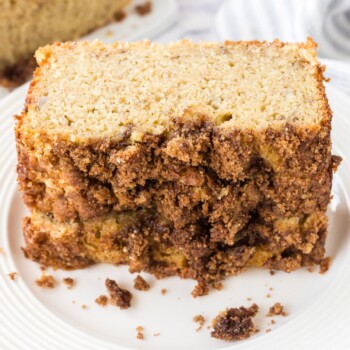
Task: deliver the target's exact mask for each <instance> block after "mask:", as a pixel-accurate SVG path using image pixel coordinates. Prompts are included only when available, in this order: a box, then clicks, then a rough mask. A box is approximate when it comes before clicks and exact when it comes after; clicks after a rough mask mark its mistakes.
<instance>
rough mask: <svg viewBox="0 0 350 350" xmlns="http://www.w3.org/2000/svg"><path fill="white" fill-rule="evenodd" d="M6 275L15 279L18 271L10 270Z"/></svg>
mask: <svg viewBox="0 0 350 350" xmlns="http://www.w3.org/2000/svg"><path fill="white" fill-rule="evenodd" d="M8 276H9V277H10V280H12V281H15V280H16V279H17V277H18V273H17V272H10V273H9V274H8Z"/></svg>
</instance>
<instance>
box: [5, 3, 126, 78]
mask: <svg viewBox="0 0 350 350" xmlns="http://www.w3.org/2000/svg"><path fill="white" fill-rule="evenodd" d="M129 2H130V0H112V1H111V0H89V1H86V0H64V1H62V0H16V1H12V0H1V1H0V43H1V51H0V73H1V72H4V73H7V75H9V76H11V74H10V73H11V71H12V70H13V69H17V63H18V62H21V65H22V66H23V64H24V63H25V62H26V61H27V60H29V59H30V58H31V57H32V56H33V54H34V52H35V50H36V49H37V48H38V47H39V46H42V45H46V44H51V43H53V42H55V41H65V40H73V39H76V38H78V37H80V36H82V35H84V34H86V33H88V32H90V31H92V30H94V29H96V28H98V27H100V26H102V25H105V24H106V23H108V22H111V21H112V20H113V18H114V16H115V15H116V14H117V13H118V12H119V11H121V10H122V9H123V8H124V7H125V6H126V5H127V4H128V3H129ZM17 70H18V69H17Z"/></svg>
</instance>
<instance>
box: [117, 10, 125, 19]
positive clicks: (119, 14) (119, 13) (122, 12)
mask: <svg viewBox="0 0 350 350" xmlns="http://www.w3.org/2000/svg"><path fill="white" fill-rule="evenodd" d="M125 17H126V12H125V11H123V10H121V11H118V12H116V13H115V14H114V20H115V21H116V22H121V21H122V20H123V19H125Z"/></svg>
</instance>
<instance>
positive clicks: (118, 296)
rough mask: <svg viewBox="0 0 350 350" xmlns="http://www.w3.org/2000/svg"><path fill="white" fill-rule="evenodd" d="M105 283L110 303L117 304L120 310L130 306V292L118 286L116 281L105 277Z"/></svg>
mask: <svg viewBox="0 0 350 350" xmlns="http://www.w3.org/2000/svg"><path fill="white" fill-rule="evenodd" d="M105 285H106V287H107V291H108V293H109V301H110V303H111V304H112V305H115V306H118V307H119V308H120V309H122V310H124V309H128V308H129V307H130V306H131V299H132V294H131V293H130V292H129V291H128V290H126V289H123V288H120V287H119V286H118V284H117V283H116V281H114V280H111V279H109V278H107V279H106V282H105Z"/></svg>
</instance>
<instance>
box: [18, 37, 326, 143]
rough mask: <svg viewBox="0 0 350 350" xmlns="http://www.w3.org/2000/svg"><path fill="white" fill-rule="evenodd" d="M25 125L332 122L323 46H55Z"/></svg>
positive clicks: (41, 56) (72, 132) (43, 63)
mask: <svg viewBox="0 0 350 350" xmlns="http://www.w3.org/2000/svg"><path fill="white" fill-rule="evenodd" d="M36 58H37V61H38V64H39V66H40V68H39V70H38V71H37V73H36V76H35V79H34V82H33V84H32V85H31V89H30V91H29V94H28V99H27V116H26V119H25V121H24V123H25V124H26V127H28V128H31V129H33V130H37V131H38V132H40V131H41V130H43V129H44V130H45V131H46V132H47V133H49V134H50V135H57V134H58V135H59V138H60V139H62V138H63V137H64V138H66V139H68V140H71V141H73V142H76V143H85V142H86V141H88V140H89V139H96V138H97V139H101V138H104V137H108V138H114V139H115V138H117V139H118V138H120V137H122V135H123V133H124V131H125V130H126V129H127V128H128V127H132V129H133V130H132V135H131V136H132V139H135V140H137V139H139V137H140V133H141V135H142V134H143V133H145V132H148V133H151V134H159V133H162V132H164V131H168V130H169V128H170V127H171V125H169V120H170V119H172V118H175V119H178V118H181V117H183V116H187V117H188V118H189V119H190V120H192V119H193V118H195V117H196V116H197V115H204V116H206V118H207V119H208V121H210V122H212V123H213V124H215V125H219V126H220V128H225V129H230V128H239V129H262V128H268V127H271V126H272V127H276V128H283V127H284V125H285V124H286V123H290V124H292V125H298V126H302V127H305V126H306V125H307V126H309V127H310V128H314V129H316V130H317V129H319V128H320V126H321V124H322V123H327V122H328V121H329V113H328V109H327V108H328V105H327V101H326V100H325V98H324V88H323V85H322V69H321V67H320V65H319V63H318V61H317V59H316V54H315V44H314V43H313V42H312V41H308V42H307V43H305V44H288V45H284V44H282V43H280V42H278V41H275V42H273V43H272V44H266V43H259V42H238V43H233V42H226V43H222V44H220V43H201V44H195V43H192V42H188V41H180V42H176V43H172V44H166V45H164V44H157V43H151V42H148V41H144V42H136V43H124V42H119V43H116V44H113V45H103V44H102V43H101V42H98V41H95V42H93V43H89V42H78V43H65V44H57V45H55V46H47V47H44V48H41V49H39V50H38V51H37V52H36Z"/></svg>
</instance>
